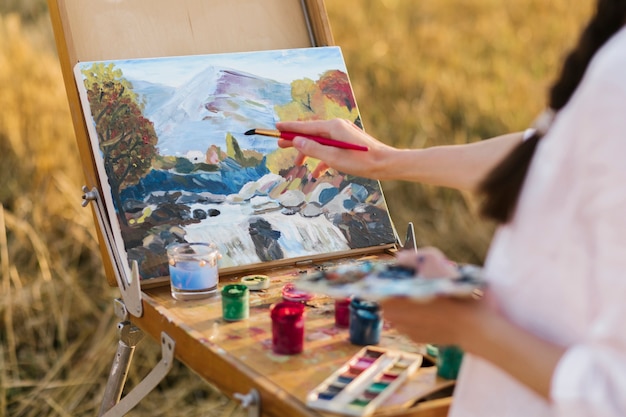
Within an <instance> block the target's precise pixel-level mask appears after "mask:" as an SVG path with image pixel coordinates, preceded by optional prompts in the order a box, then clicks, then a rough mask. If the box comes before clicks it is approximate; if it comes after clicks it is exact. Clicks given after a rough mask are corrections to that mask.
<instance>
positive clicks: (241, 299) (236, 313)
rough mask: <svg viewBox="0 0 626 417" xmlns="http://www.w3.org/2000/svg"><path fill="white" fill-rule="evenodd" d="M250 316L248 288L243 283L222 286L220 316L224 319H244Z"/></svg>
mask: <svg viewBox="0 0 626 417" xmlns="http://www.w3.org/2000/svg"><path fill="white" fill-rule="evenodd" d="M249 316H250V289H249V288H248V286H247V285H244V284H228V285H225V286H224V287H223V288H222V317H223V318H224V320H226V321H238V320H245V319H247V318H248V317H249Z"/></svg>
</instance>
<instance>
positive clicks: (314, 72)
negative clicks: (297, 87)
mask: <svg viewBox="0 0 626 417" xmlns="http://www.w3.org/2000/svg"><path fill="white" fill-rule="evenodd" d="M251 57H253V58H254V61H251ZM155 59H156V60H159V61H160V62H161V64H163V65H154V62H153V60H155ZM110 62H113V63H115V65H116V66H117V67H119V68H122V70H123V72H124V76H125V77H128V78H131V79H141V80H144V81H149V82H153V83H159V84H163V85H167V86H171V87H178V86H180V85H182V84H184V83H185V82H187V81H189V80H190V79H191V78H193V76H195V75H196V74H197V73H198V72H199V69H203V68H206V67H207V66H211V65H216V66H221V67H228V68H232V69H236V70H240V71H243V72H252V73H254V75H257V76H260V77H265V78H268V79H270V80H274V81H278V82H282V83H291V82H292V81H293V80H294V74H297V75H298V78H304V77H306V78H310V79H313V80H317V78H318V77H319V76H320V75H321V74H322V73H323V72H324V71H326V70H328V69H329V68H333V69H341V70H343V71H344V72H347V71H346V69H345V63H344V64H343V66H344V68H337V63H338V62H342V63H343V57H342V55H341V51H340V49H339V47H317V48H302V49H288V50H275V51H258V52H243V53H229V54H211V55H197V56H186V57H185V59H184V60H181V59H180V57H165V58H154V59H141V60H136V59H135V60H116V61H110ZM168 64H171V65H168ZM164 69H166V70H164Z"/></svg>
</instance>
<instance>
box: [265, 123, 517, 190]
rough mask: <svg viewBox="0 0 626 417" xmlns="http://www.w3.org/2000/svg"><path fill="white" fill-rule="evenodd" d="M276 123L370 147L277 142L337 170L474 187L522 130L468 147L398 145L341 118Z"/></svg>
mask: <svg viewBox="0 0 626 417" xmlns="http://www.w3.org/2000/svg"><path fill="white" fill-rule="evenodd" d="M276 126H277V128H278V129H279V130H284V131H292V132H297V133H302V134H311V135H319V136H324V137H329V138H332V139H336V140H341V141H345V142H352V143H359V144H361V145H365V146H367V147H369V151H367V152H362V151H352V150H345V149H338V148H333V147H329V146H324V145H320V144H319V143H316V142H313V141H310V140H306V139H304V138H296V139H294V140H293V141H286V140H280V141H279V146H281V147H290V146H293V147H295V148H296V149H297V150H298V151H300V152H301V153H302V154H303V155H305V156H310V157H313V158H317V159H320V160H322V161H323V162H324V163H325V164H326V165H327V166H329V167H332V168H334V169H337V170H339V171H342V172H347V173H350V174H353V175H359V176H363V177H367V178H373V179H378V180H407V181H415V182H422V183H425V184H431V185H438V186H445V187H451V188H457V189H460V190H474V189H475V188H476V186H477V185H478V183H479V182H480V181H481V180H482V178H483V177H484V176H485V175H486V174H487V173H488V172H489V171H490V170H491V168H492V167H493V166H495V164H497V163H498V162H499V161H500V160H501V159H502V158H503V157H504V156H505V155H506V154H507V153H508V152H509V151H510V150H511V149H512V148H513V147H514V146H515V145H516V144H518V143H519V142H520V141H521V140H522V133H511V134H507V135H502V136H498V137H496V138H492V139H488V140H483V141H480V142H475V143H471V144H467V145H450V146H435V147H432V148H424V149H397V148H394V147H391V146H389V145H386V144H384V143H382V142H380V141H378V140H377V139H375V138H373V137H372V136H370V135H368V134H367V133H365V132H363V131H362V130H361V129H359V128H358V127H357V126H355V125H354V124H352V123H350V122H348V121H346V120H342V119H334V120H328V121H312V122H281V123H278V124H277V125H276Z"/></svg>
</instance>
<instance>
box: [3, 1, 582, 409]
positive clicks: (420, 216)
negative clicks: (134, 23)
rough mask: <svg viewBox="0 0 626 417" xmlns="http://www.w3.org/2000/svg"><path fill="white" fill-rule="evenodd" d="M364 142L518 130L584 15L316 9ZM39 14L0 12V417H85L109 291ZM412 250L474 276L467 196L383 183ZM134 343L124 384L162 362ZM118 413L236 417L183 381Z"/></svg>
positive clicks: (111, 347)
mask: <svg viewBox="0 0 626 417" xmlns="http://www.w3.org/2000/svg"><path fill="white" fill-rule="evenodd" d="M327 7H328V12H329V15H330V20H331V25H332V27H333V32H334V35H335V40H336V43H337V44H338V45H340V46H341V47H342V48H343V51H344V54H345V57H346V61H347V65H348V69H349V72H350V75H351V79H352V82H353V85H354V89H355V92H356V95H357V100H358V103H359V107H360V110H361V113H362V117H363V121H364V124H365V128H366V130H367V131H368V132H370V133H371V134H373V135H374V136H377V137H379V138H381V139H382V140H383V141H386V142H388V143H391V144H394V145H396V146H399V147H422V146H433V145H438V144H453V143H465V142H469V141H476V140H479V139H481V138H486V137H489V136H493V135H497V134H500V133H504V132H507V131H512V130H520V129H524V128H525V127H526V126H527V125H528V124H529V123H530V122H531V121H532V119H533V118H534V116H535V115H536V114H537V113H538V112H539V111H540V109H541V108H542V106H543V104H544V103H545V93H546V88H547V86H548V85H549V83H550V81H551V80H552V77H553V76H554V74H555V73H556V71H557V70H558V68H559V62H560V59H561V58H562V56H563V54H564V53H565V51H566V50H567V49H568V48H569V47H570V46H571V45H572V43H573V42H574V40H575V37H576V35H577V33H578V31H579V28H580V26H581V24H582V22H583V21H585V20H586V19H587V17H588V16H589V14H590V12H591V8H592V2H591V1H590V0H583V1H579V2H574V3H572V2H571V1H566V0H553V1H545V0H506V1H504V0H436V1H435V0H431V1H415V0H378V1H363V0H341V1H338V0H328V1H327ZM48 20H49V19H48V16H47V14H46V6H45V1H44V0H13V1H10V0H2V1H1V2H0V271H1V275H0V285H1V291H0V316H1V321H0V416H4V415H6V416H15V417H17V416H20V417H22V416H24V417H34V416H93V415H96V414H97V412H98V410H99V407H100V400H101V397H102V393H103V390H104V384H105V382H106V376H107V374H108V371H109V367H110V365H111V360H112V359H113V355H114V353H115V348H116V343H117V342H116V340H117V339H116V321H117V320H116V317H115V316H114V314H113V309H112V299H113V298H114V297H115V296H116V295H117V292H116V290H115V289H112V288H109V287H108V286H107V285H106V279H105V277H104V272H103V269H102V263H101V259H100V251H99V249H98V242H97V238H96V234H95V228H94V222H93V218H92V216H91V212H90V210H88V209H83V208H81V206H80V187H81V185H82V168H81V166H80V160H79V157H78V152H77V149H76V145H75V142H74V136H73V131H72V127H71V122H70V116H69V111H68V106H67V101H66V98H65V91H64V89H63V88H64V87H63V83H62V80H61V73H60V68H59V65H58V63H57V58H56V55H55V51H54V46H53V41H52V39H51V30H50V27H49V21H48ZM383 187H384V189H385V190H386V197H387V200H388V204H389V206H390V210H391V213H392V216H393V218H394V220H395V222H396V226H397V228H398V230H399V231H400V234H401V235H402V234H403V231H404V229H405V228H406V225H407V223H408V222H409V221H412V222H414V224H415V227H416V231H417V235H418V236H417V238H418V244H420V245H436V246H439V247H440V248H442V249H443V250H444V251H446V252H447V253H448V254H449V255H450V256H451V257H452V258H454V259H457V260H461V261H468V262H475V263H480V262H482V259H483V257H484V255H485V251H486V248H487V245H488V243H489V240H490V237H491V234H492V231H493V226H492V225H490V224H488V223H485V222H483V221H481V220H480V219H479V218H478V217H477V216H476V215H475V214H474V201H473V200H472V199H471V196H467V195H462V194H460V193H458V192H456V191H453V190H447V189H440V188H436V187H427V186H422V185H419V184H406V183H399V182H392V181H390V182H386V183H384V184H383ZM159 356H160V349H159V347H158V346H157V345H156V344H155V343H154V342H153V341H151V340H148V339H146V340H144V341H143V342H142V343H141V344H140V345H139V347H138V349H137V353H136V355H135V360H134V362H133V366H132V369H131V374H130V377H129V382H128V385H129V386H131V387H132V386H134V385H135V384H136V383H137V382H138V381H139V380H140V379H141V378H142V377H143V376H144V375H145V374H147V372H148V371H149V370H150V369H151V366H152V365H153V364H154V363H156V361H158V358H159ZM130 415H134V416H186V417H189V416H239V415H243V414H242V411H241V410H239V409H238V408H237V406H236V404H234V403H233V402H230V401H228V400H227V399H225V398H224V397H223V396H221V395H220V394H219V393H217V392H216V391H214V390H213V389H212V388H211V387H210V386H209V385H208V384H206V383H205V382H204V381H201V380H200V379H199V378H198V377H197V376H196V375H194V374H193V373H191V372H190V371H189V370H187V369H186V368H184V367H183V366H182V365H178V364H177V365H175V368H174V369H173V371H172V372H171V373H170V375H169V376H168V377H167V378H166V380H165V381H164V382H163V383H162V384H161V385H160V386H159V387H158V389H157V390H155V391H154V392H152V393H151V394H150V395H149V397H148V399H146V400H144V401H143V402H142V403H141V404H140V405H139V406H138V407H137V408H136V409H134V410H133V411H132V412H131V413H130Z"/></svg>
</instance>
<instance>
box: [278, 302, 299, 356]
mask: <svg viewBox="0 0 626 417" xmlns="http://www.w3.org/2000/svg"><path fill="white" fill-rule="evenodd" d="M270 317H271V318H272V350H273V351H274V353H278V354H280V355H294V354H296V353H300V352H302V349H303V347H304V304H302V303H297V302H293V301H281V302H280V303H277V304H274V305H272V307H270Z"/></svg>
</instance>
